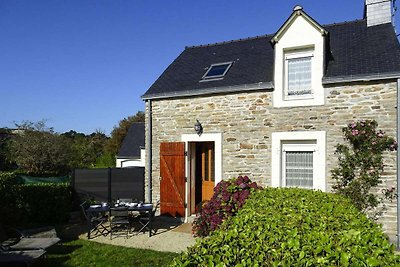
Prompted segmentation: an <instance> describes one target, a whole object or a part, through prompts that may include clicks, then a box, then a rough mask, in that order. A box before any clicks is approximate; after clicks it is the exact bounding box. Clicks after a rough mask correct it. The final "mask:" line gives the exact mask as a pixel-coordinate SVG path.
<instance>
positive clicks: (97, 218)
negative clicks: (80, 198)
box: [80, 201, 109, 239]
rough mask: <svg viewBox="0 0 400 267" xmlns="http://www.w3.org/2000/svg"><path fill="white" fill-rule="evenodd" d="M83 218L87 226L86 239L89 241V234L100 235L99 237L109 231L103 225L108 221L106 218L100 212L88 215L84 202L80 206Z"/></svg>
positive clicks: (86, 205) (87, 205) (86, 204)
mask: <svg viewBox="0 0 400 267" xmlns="http://www.w3.org/2000/svg"><path fill="white" fill-rule="evenodd" d="M80 206H81V209H82V213H83V216H84V217H85V219H86V222H87V225H88V233H87V237H88V239H90V235H91V234H95V235H97V234H100V235H103V236H105V235H108V233H109V230H108V229H107V227H106V226H105V223H106V222H107V221H108V217H107V216H106V215H105V214H102V213H101V212H98V213H90V214H89V213H88V212H87V209H88V208H89V204H88V203H87V202H86V201H85V202H83V203H82V204H81V205H80Z"/></svg>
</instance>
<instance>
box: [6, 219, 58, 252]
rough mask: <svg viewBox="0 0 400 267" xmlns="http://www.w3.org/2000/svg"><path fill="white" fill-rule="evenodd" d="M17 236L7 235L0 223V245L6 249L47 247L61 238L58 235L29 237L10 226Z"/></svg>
mask: <svg viewBox="0 0 400 267" xmlns="http://www.w3.org/2000/svg"><path fill="white" fill-rule="evenodd" d="M10 230H12V231H13V232H14V233H15V235H17V237H13V238H10V237H8V235H7V233H6V231H5V230H4V228H3V226H2V225H1V224H0V245H1V246H2V247H3V248H7V249H8V250H37V249H47V248H49V247H51V246H53V245H55V244H57V243H59V242H60V241H61V240H60V238H58V237H30V236H26V235H24V234H23V233H22V232H21V231H18V230H17V229H13V228H10Z"/></svg>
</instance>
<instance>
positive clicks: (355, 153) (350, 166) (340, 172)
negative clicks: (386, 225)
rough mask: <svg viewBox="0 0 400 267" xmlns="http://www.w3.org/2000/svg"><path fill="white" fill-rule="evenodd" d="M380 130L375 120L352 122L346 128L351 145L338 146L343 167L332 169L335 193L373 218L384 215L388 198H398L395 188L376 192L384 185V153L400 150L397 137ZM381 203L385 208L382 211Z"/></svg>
mask: <svg viewBox="0 0 400 267" xmlns="http://www.w3.org/2000/svg"><path fill="white" fill-rule="evenodd" d="M377 127H378V123H377V122H376V121H374V120H360V121H356V122H351V123H349V124H348V125H347V127H344V128H343V129H342V130H343V134H344V137H345V140H347V141H348V142H349V145H348V144H338V145H337V146H336V152H335V153H336V154H337V155H338V162H339V166H338V167H337V168H334V169H333V170H332V178H333V179H334V180H336V183H335V184H334V186H333V188H334V190H335V191H336V192H337V193H339V194H341V195H345V196H347V197H349V198H350V199H351V200H352V201H353V203H354V205H355V206H356V207H357V208H358V209H359V210H361V211H363V212H365V213H367V214H368V215H369V216H370V217H371V218H373V219H376V218H378V217H379V215H381V214H382V212H383V210H384V208H385V206H384V201H385V199H389V200H392V199H393V198H395V197H397V196H396V192H395V191H396V190H395V188H393V187H390V188H388V189H383V190H382V195H381V196H379V195H377V194H376V193H374V191H376V190H375V189H376V187H377V186H378V185H380V184H381V183H382V178H381V175H382V173H383V169H384V163H383V153H384V152H385V151H395V150H397V142H396V141H395V140H394V138H392V137H389V136H387V135H386V134H385V132H383V131H382V130H377ZM380 204H382V205H381V206H382V208H383V209H380V210H379V209H378V206H380Z"/></svg>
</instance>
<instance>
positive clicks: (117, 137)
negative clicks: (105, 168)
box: [106, 111, 145, 156]
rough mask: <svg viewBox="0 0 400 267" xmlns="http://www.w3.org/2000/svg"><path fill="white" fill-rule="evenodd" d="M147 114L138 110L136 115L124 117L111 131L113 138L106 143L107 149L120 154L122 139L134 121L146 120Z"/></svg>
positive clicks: (109, 151) (114, 153) (112, 153)
mask: <svg viewBox="0 0 400 267" xmlns="http://www.w3.org/2000/svg"><path fill="white" fill-rule="evenodd" d="M144 118H145V114H144V112H143V111H138V112H137V113H136V114H135V115H134V116H129V117H128V118H124V119H122V120H121V121H120V122H119V123H118V126H114V128H113V130H112V132H111V138H110V140H109V141H108V143H107V145H106V151H107V152H108V153H110V154H111V155H113V156H115V155H117V154H118V151H119V148H120V147H121V144H122V141H123V140H124V138H125V136H126V134H127V133H128V130H129V128H130V127H131V125H132V123H134V122H144Z"/></svg>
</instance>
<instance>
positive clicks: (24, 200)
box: [16, 183, 72, 224]
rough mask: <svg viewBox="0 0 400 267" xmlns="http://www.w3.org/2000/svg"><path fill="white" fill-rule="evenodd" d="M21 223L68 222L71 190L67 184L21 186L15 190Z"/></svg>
mask: <svg viewBox="0 0 400 267" xmlns="http://www.w3.org/2000/svg"><path fill="white" fill-rule="evenodd" d="M16 191H17V196H18V205H19V207H20V208H21V209H22V210H23V211H24V216H23V220H22V221H23V223H25V224H29V223H36V224H56V223H62V222H65V221H66V220H68V217H69V212H70V211H71V208H72V189H71V186H70V185H69V184H67V183H59V184H47V183H46V184H45V183H40V184H23V185H18V186H17V188H16Z"/></svg>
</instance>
